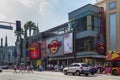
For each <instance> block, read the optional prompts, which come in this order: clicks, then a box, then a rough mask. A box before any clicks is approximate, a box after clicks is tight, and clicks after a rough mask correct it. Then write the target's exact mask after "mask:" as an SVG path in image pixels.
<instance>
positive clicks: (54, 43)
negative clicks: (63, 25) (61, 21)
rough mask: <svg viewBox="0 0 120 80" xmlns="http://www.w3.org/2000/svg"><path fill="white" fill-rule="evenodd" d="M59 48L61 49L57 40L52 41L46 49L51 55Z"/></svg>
mask: <svg viewBox="0 0 120 80" xmlns="http://www.w3.org/2000/svg"><path fill="white" fill-rule="evenodd" d="M59 47H61V42H59V41H57V40H53V41H51V43H50V44H48V49H50V52H51V53H52V54H55V53H56V52H57V51H58V50H59Z"/></svg>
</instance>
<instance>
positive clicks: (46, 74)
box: [0, 70, 120, 80]
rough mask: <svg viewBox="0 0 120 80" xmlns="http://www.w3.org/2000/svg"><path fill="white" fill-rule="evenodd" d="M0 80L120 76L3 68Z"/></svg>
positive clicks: (91, 79) (96, 79) (103, 79)
mask: <svg viewBox="0 0 120 80" xmlns="http://www.w3.org/2000/svg"><path fill="white" fill-rule="evenodd" d="M0 80H120V76H112V75H105V74H95V75H94V76H92V75H89V76H87V77H86V76H84V75H81V76H73V75H71V74H69V75H64V74H63V73H62V72H50V71H43V72H38V71H34V72H33V73H27V72H26V73H16V74H15V73H13V70H4V71H3V72H2V73H0Z"/></svg>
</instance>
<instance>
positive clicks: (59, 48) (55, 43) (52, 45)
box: [46, 36, 63, 56]
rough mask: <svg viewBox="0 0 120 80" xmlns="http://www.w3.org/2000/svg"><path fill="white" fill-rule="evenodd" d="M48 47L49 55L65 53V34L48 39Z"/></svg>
mask: <svg viewBox="0 0 120 80" xmlns="http://www.w3.org/2000/svg"><path fill="white" fill-rule="evenodd" d="M46 48H47V49H46V51H47V55H48V56H59V55H63V36H56V37H53V38H50V39H47V44H46Z"/></svg>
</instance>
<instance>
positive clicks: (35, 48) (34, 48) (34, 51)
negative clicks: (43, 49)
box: [29, 42, 40, 59]
mask: <svg viewBox="0 0 120 80" xmlns="http://www.w3.org/2000/svg"><path fill="white" fill-rule="evenodd" d="M29 53H30V58H31V59H38V58H40V46H39V43H37V42H33V43H32V44H31V45H30V46H29Z"/></svg>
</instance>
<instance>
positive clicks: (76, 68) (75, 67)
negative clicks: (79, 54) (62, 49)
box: [63, 63, 90, 76]
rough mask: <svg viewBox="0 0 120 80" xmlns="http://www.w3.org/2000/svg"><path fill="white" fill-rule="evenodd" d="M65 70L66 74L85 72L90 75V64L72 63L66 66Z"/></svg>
mask: <svg viewBox="0 0 120 80" xmlns="http://www.w3.org/2000/svg"><path fill="white" fill-rule="evenodd" d="M63 72H64V74H65V75H67V74H68V73H72V74H73V75H80V74H85V76H88V75H89V73H90V71H89V66H88V65H87V64H86V63H72V64H70V65H69V66H68V67H65V68H64V69H63Z"/></svg>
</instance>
